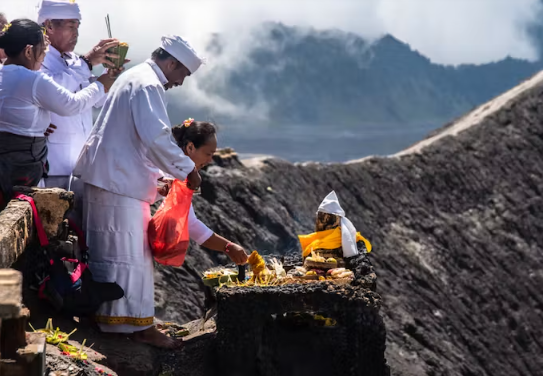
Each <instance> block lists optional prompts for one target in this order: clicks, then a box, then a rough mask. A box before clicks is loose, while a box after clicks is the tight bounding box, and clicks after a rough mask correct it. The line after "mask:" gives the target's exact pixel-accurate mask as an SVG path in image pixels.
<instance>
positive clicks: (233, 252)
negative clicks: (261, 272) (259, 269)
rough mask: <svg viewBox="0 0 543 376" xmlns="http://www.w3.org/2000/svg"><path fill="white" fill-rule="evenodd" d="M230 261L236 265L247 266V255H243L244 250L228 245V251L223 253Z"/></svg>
mask: <svg viewBox="0 0 543 376" xmlns="http://www.w3.org/2000/svg"><path fill="white" fill-rule="evenodd" d="M225 253H226V254H227V255H228V257H230V259H231V260H232V261H233V262H235V263H236V265H245V264H247V258H248V256H247V253H245V250H244V249H243V248H242V247H241V246H239V245H237V244H234V243H230V244H229V245H228V249H227V250H226V252H225Z"/></svg>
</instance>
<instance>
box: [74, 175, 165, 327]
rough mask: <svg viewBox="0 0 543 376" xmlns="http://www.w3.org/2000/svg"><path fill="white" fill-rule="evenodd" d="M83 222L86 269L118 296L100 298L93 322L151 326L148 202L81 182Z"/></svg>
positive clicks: (152, 305) (105, 324)
mask: <svg viewBox="0 0 543 376" xmlns="http://www.w3.org/2000/svg"><path fill="white" fill-rule="evenodd" d="M83 205H84V216H83V222H84V226H85V227H86V231H87V245H88V246H89V250H90V251H89V252H90V253H89V256H90V257H89V268H90V271H91V272H92V275H93V278H94V279H95V280H96V281H98V282H117V284H119V286H121V288H122V289H123V290H124V297H123V298H121V299H118V300H114V301H111V302H105V303H103V304H102V305H101V306H100V308H99V309H98V312H97V313H96V321H97V322H98V324H99V325H100V328H101V330H102V331H104V332H116V333H133V332H135V331H139V330H144V329H147V328H149V327H150V326H152V325H153V319H154V313H155V310H154V307H155V305H154V278H153V257H152V255H151V250H150V249H149V243H148V241H147V231H146V229H147V225H148V223H149V220H150V219H151V212H150V208H149V204H148V203H147V202H144V201H140V200H136V199H133V198H130V197H126V196H121V195H117V194H115V193H111V192H108V191H106V190H103V189H100V188H97V187H94V186H92V185H88V184H86V185H85V198H84V200H83Z"/></svg>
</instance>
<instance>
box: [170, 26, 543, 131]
mask: <svg viewBox="0 0 543 376" xmlns="http://www.w3.org/2000/svg"><path fill="white" fill-rule="evenodd" d="M258 32H259V33H260V34H259V37H260V38H263V39H265V40H266V42H265V43H261V45H260V46H257V47H256V48H255V49H253V50H252V51H250V56H249V58H248V59H247V62H245V63H244V64H241V65H240V66H238V67H234V68H233V69H232V70H229V71H228V72H224V71H221V72H216V74H210V75H208V76H207V77H206V79H205V80H203V82H202V87H203V88H204V89H205V90H209V91H210V92H213V93H214V94H215V95H220V96H222V97H223V98H226V99H228V100H229V101H230V102H231V103H235V104H237V105H243V106H245V107H251V106H252V105H254V104H255V102H256V101H263V102H264V103H266V105H267V107H268V108H269V113H268V116H269V119H270V120H271V121H273V122H278V123H283V124H297V125H299V124H307V125H309V124H310V125H312V126H315V125H329V124H331V123H335V124H338V125H341V127H349V128H351V127H358V126H375V127H383V126H386V127H397V126H399V125H409V124H435V126H436V127H437V126H439V125H441V124H442V123H444V122H447V121H449V120H451V119H452V118H454V117H456V116H459V115H460V114H462V113H464V112H466V111H468V110H470V109H471V108H473V107H475V106H477V105H479V104H481V103H483V102H485V101H487V100H489V99H491V98H492V97H494V96H496V95H498V94H499V93H501V92H503V91H505V90H507V89H509V88H511V87H514V86H515V85H517V84H518V83H519V82H521V81H523V80H525V79H527V78H528V77H530V76H532V75H533V74H534V73H536V72H537V71H539V70H540V69H541V68H542V67H543V64H542V63H541V62H535V63H533V62H528V61H524V60H519V59H513V58H510V57H508V58H506V59H503V60H500V61H498V62H494V63H489V64H483V65H469V64H466V65H461V66H457V67H453V66H443V65H439V64H434V63H432V62H431V61H430V60H429V59H428V58H427V57H425V56H423V55H422V54H420V53H419V52H417V51H414V50H413V49H411V47H410V46H409V45H408V44H406V43H404V42H401V41H400V40H398V39H396V38H395V37H393V36H392V35H386V36H384V37H382V38H381V39H379V40H377V41H375V42H374V43H370V42H368V41H366V40H364V39H363V38H361V37H359V36H357V35H354V34H350V33H346V32H342V31H339V30H327V31H317V30H313V31H310V32H307V31H303V32H301V31H300V29H298V28H296V27H289V26H285V25H283V24H277V23H268V24H265V25H263V27H262V29H261V30H259V31H258ZM207 52H208V53H211V54H220V53H221V36H220V35H219V36H217V37H216V38H215V39H214V40H213V42H212V43H210V45H209V48H208V51H207ZM218 75H221V78H220V79H218ZM177 110H180V108H179V107H178V108H177ZM191 110H192V111H193V112H194V111H195V109H194V108H192V109H191ZM183 112H184V111H183ZM198 112H200V113H210V112H213V111H212V110H211V109H206V108H202V109H198Z"/></svg>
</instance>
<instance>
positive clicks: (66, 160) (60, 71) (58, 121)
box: [41, 46, 107, 184]
mask: <svg viewBox="0 0 543 376" xmlns="http://www.w3.org/2000/svg"><path fill="white" fill-rule="evenodd" d="M41 70H42V72H44V73H46V74H47V75H49V76H51V78H53V80H54V81H55V82H56V83H57V84H59V85H60V86H62V87H64V88H65V89H67V90H69V91H70V92H72V93H77V92H80V91H81V90H83V89H85V88H86V87H88V86H90V85H91V84H92V83H93V82H95V81H96V77H95V76H93V75H92V73H91V71H90V70H89V68H88V66H87V64H86V63H85V62H84V61H83V60H81V59H80V58H79V56H77V55H76V54H74V53H66V54H64V55H63V56H61V54H60V52H59V51H58V50H56V49H55V48H54V47H53V46H50V47H49V52H47V55H45V60H44V62H43V64H42V68H41ZM106 98H107V94H106V93H105V92H103V91H102V93H101V95H98V96H96V98H95V100H94V102H93V103H92V106H90V107H89V108H86V109H85V110H84V111H81V112H79V113H77V114H73V115H72V116H60V115H57V114H55V113H52V114H51V124H54V125H56V127H57V129H56V130H55V132H54V133H52V134H51V135H49V137H48V138H47V141H48V147H49V158H48V159H49V176H70V174H71V173H72V171H73V169H74V167H75V164H76V162H77V158H78V157H79V154H80V153H81V149H83V145H85V141H86V140H87V137H88V136H89V134H90V131H91V129H92V122H93V119H92V108H93V107H94V108H99V107H101V106H102V104H103V103H104V102H105V100H106ZM46 184H47V183H46Z"/></svg>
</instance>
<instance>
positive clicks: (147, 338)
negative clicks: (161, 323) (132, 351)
mask: <svg viewBox="0 0 543 376" xmlns="http://www.w3.org/2000/svg"><path fill="white" fill-rule="evenodd" d="M132 339H133V340H134V341H136V342H141V343H146V344H148V345H151V346H154V347H158V348H161V349H177V348H180V347H182V346H183V341H180V340H175V339H173V338H170V337H168V336H167V335H166V334H163V333H161V332H159V331H158V329H157V328H156V327H154V326H152V327H150V328H148V329H145V330H142V331H139V332H135V333H134V334H133V335H132Z"/></svg>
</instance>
